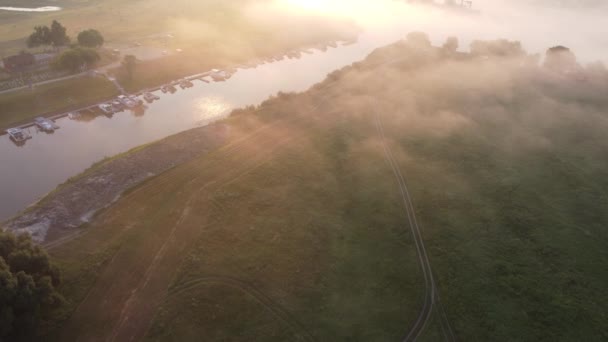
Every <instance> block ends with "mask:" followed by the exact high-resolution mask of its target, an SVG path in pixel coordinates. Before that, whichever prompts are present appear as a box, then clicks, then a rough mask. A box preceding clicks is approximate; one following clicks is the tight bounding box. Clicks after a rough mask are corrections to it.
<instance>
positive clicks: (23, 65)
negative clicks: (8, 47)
mask: <svg viewBox="0 0 608 342" xmlns="http://www.w3.org/2000/svg"><path fill="white" fill-rule="evenodd" d="M2 62H3V63H4V70H6V71H7V72H9V73H13V72H21V71H24V70H27V69H29V68H30V67H32V66H34V65H35V64H36V58H35V57H34V55H32V54H31V53H27V52H23V53H20V54H18V55H14V56H9V57H6V58H3V59H2Z"/></svg>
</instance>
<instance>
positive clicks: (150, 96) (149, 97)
mask: <svg viewBox="0 0 608 342" xmlns="http://www.w3.org/2000/svg"><path fill="white" fill-rule="evenodd" d="M144 100H146V102H148V103H151V102H154V101H156V100H160V97H159V96H156V95H154V94H152V93H149V92H145V93H144Z"/></svg>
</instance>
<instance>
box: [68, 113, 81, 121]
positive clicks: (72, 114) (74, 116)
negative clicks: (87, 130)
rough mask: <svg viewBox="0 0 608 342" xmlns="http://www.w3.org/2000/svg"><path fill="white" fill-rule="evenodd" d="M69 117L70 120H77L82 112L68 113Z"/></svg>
mask: <svg viewBox="0 0 608 342" xmlns="http://www.w3.org/2000/svg"><path fill="white" fill-rule="evenodd" d="M68 118H70V120H77V119H78V118H80V113H78V112H71V113H68Z"/></svg>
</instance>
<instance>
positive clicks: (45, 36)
mask: <svg viewBox="0 0 608 342" xmlns="http://www.w3.org/2000/svg"><path fill="white" fill-rule="evenodd" d="M76 40H77V44H71V41H72V40H71V38H70V37H69V36H68V34H67V29H66V27H65V26H63V25H62V24H61V23H59V22H58V21H57V20H53V22H52V23H51V26H50V27H49V26H46V25H44V26H36V27H34V32H32V34H30V36H29V37H28V39H27V46H28V47H29V48H35V47H40V46H52V47H54V48H60V47H65V46H68V45H69V46H70V49H68V50H65V51H63V52H62V53H61V54H60V55H59V56H58V57H57V58H56V59H55V61H54V62H53V67H55V68H57V69H63V70H70V71H78V70H80V69H82V68H88V67H90V66H91V65H93V64H95V63H96V62H98V61H99V60H100V59H101V57H100V56H99V53H98V52H97V51H96V50H95V49H96V48H99V47H101V46H103V44H104V42H105V39H104V37H103V36H102V34H101V33H100V32H99V31H97V30H95V29H88V30H84V31H81V32H80V33H78V36H77V38H76Z"/></svg>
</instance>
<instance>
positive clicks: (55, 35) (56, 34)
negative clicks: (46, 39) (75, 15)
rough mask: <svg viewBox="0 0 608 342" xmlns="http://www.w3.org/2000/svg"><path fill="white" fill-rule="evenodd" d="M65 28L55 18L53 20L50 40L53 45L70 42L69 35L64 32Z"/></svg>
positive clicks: (62, 44)
mask: <svg viewBox="0 0 608 342" xmlns="http://www.w3.org/2000/svg"><path fill="white" fill-rule="evenodd" d="M66 31H67V30H66V28H65V27H64V26H63V25H61V24H60V23H59V22H58V21H57V20H53V23H52V24H51V41H52V42H53V46H55V47H57V46H64V45H67V44H68V43H69V42H70V37H68V35H67V34H66Z"/></svg>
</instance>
